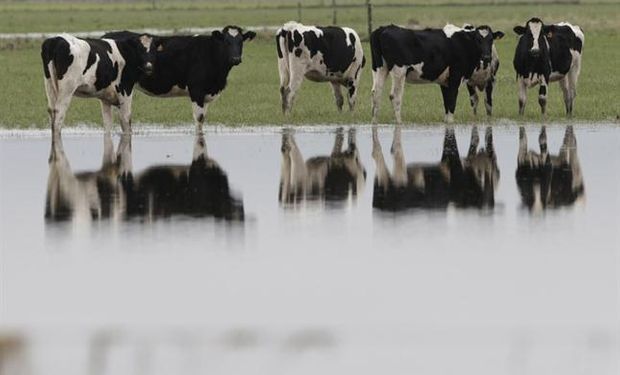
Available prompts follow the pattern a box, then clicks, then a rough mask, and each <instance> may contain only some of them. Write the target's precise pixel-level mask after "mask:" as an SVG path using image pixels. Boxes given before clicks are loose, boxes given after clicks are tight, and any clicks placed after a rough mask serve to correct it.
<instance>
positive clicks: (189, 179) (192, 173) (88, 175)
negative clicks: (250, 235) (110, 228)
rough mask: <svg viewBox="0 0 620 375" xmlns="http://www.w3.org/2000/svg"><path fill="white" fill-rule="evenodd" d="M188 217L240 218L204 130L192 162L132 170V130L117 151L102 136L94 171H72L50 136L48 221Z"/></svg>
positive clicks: (107, 137)
mask: <svg viewBox="0 0 620 375" xmlns="http://www.w3.org/2000/svg"><path fill="white" fill-rule="evenodd" d="M176 215H186V216H194V217H214V218H217V219H224V220H234V221H242V220H243V219H244V209H243V201H242V200H241V199H239V198H237V197H236V196H235V194H233V193H232V191H231V189H230V185H229V183H228V176H227V175H226V172H225V171H224V170H223V169H222V168H221V167H220V166H219V165H218V163H217V162H216V161H215V160H213V159H212V158H210V157H209V156H208V155H207V148H206V142H205V138H204V134H202V133H199V134H197V135H196V137H195V140H194V156H193V158H192V162H191V164H189V165H187V164H183V165H154V166H151V167H149V168H147V169H146V170H144V171H143V172H141V173H137V174H134V173H133V171H132V153H131V134H129V133H128V134H123V135H122V136H121V140H120V142H119V144H118V150H117V152H116V155H115V154H114V147H113V144H112V138H111V135H110V133H105V134H104V147H103V162H102V166H101V168H99V169H98V170H95V171H87V172H81V173H74V172H73V171H72V170H71V166H70V163H69V159H68V158H67V156H66V154H65V152H64V148H63V146H62V138H61V137H60V134H58V133H54V134H53V136H52V152H51V155H50V160H49V177H48V182H47V196H46V205H45V217H46V218H47V219H48V220H50V221H64V220H74V221H75V220H81V221H90V220H102V219H117V220H118V219H132V218H139V219H144V220H149V221H150V220H154V219H156V218H159V217H170V216H176Z"/></svg>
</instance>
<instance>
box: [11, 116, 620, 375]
mask: <svg viewBox="0 0 620 375" xmlns="http://www.w3.org/2000/svg"><path fill="white" fill-rule="evenodd" d="M136 128H137V129H138V130H139V127H136ZM42 134H44V136H32V134H31V135H28V136H26V135H24V134H22V133H19V132H16V133H13V134H5V135H3V136H1V137H0V245H1V252H0V255H1V258H0V291H1V295H0V374H2V375H4V374H9V375H11V374H45V375H48V374H72V373H76V374H78V373H81V374H128V373H135V374H174V373H176V374H180V373H183V374H204V373H210V374H279V373H281V374H316V373H334V374H335V373H338V374H343V373H357V374H377V373H388V374H393V373H409V374H410V373H420V374H456V373H459V374H494V375H495V374H617V373H618V372H619V371H620V354H619V353H620V319H619V318H618V317H619V316H620V294H619V293H620V242H619V239H620V238H619V237H620V236H619V234H618V233H619V228H620V219H619V216H618V212H620V158H619V157H618V152H619V150H620V128H618V127H617V126H615V125H612V124H609V125H586V124H583V125H574V126H564V125H548V126H547V127H546V129H545V131H544V132H542V133H541V128H540V126H538V125H528V126H526V127H525V128H523V129H522V130H520V129H519V127H518V126H496V127H493V129H492V131H491V129H490V128H489V129H486V128H485V127H484V126H480V127H478V128H477V129H473V127H472V126H456V127H449V128H442V127H416V128H402V129H401V128H394V127H379V128H378V129H377V128H375V129H373V128H371V127H356V128H355V129H353V128H351V129H350V128H348V127H344V128H336V127H321V128H304V129H296V130H291V129H279V128H263V129H257V130H252V129H250V130H248V131H245V130H243V129H241V130H232V129H231V130H228V129H226V128H224V129H218V130H214V129H212V130H210V131H207V132H206V134H204V136H195V135H194V134H191V133H189V132H188V133H176V134H175V133H173V134H164V133H160V132H157V131H153V132H150V133H148V134H140V133H138V134H136V135H134V136H133V137H127V136H125V137H121V136H120V135H113V136H111V137H108V136H104V135H103V134H102V133H97V132H86V133H85V134H72V132H71V131H70V129H68V131H66V132H65V134H64V135H63V137H62V139H61V138H55V139H52V138H51V137H50V136H49V134H48V133H47V132H45V133H42Z"/></svg>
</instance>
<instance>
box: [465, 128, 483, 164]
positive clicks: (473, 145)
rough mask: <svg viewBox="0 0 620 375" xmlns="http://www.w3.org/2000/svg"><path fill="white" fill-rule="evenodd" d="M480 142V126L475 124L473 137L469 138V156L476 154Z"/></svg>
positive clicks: (472, 129)
mask: <svg viewBox="0 0 620 375" xmlns="http://www.w3.org/2000/svg"><path fill="white" fill-rule="evenodd" d="M479 143H480V135H478V127H477V126H475V125H474V127H473V128H471V139H470V140H469V151H468V152H467V157H469V158H471V157H474V156H476V153H477V152H478V144H479Z"/></svg>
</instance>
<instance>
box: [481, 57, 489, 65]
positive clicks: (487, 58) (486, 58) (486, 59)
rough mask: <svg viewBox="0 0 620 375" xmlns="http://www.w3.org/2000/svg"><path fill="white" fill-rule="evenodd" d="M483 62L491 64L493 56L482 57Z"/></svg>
mask: <svg viewBox="0 0 620 375" xmlns="http://www.w3.org/2000/svg"><path fill="white" fill-rule="evenodd" d="M482 62H483V63H484V64H485V65H486V64H488V63H490V62H491V55H482Z"/></svg>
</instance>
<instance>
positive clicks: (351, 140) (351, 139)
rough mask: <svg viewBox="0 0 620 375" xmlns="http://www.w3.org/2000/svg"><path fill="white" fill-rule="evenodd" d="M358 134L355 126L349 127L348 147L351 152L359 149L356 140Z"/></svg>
mask: <svg viewBox="0 0 620 375" xmlns="http://www.w3.org/2000/svg"><path fill="white" fill-rule="evenodd" d="M356 134H357V132H356V130H355V127H353V126H352V127H351V128H349V132H348V134H347V138H348V139H347V140H348V143H349V144H348V147H347V150H348V151H349V152H353V151H355V150H356V149H357V140H356V138H357V137H356Z"/></svg>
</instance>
